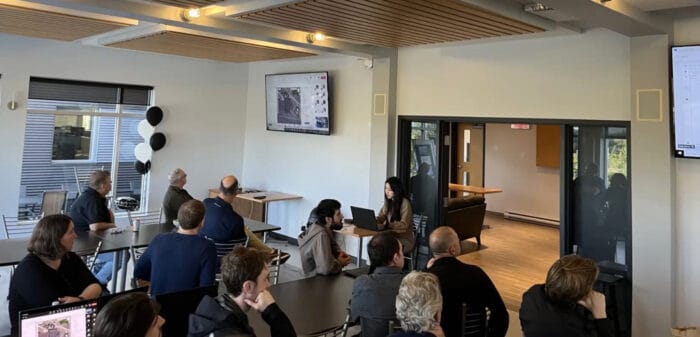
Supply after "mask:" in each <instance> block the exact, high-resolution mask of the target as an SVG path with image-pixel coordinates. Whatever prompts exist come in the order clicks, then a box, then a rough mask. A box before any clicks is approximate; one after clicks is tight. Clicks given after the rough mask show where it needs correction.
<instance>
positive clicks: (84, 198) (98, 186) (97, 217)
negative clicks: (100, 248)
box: [70, 170, 116, 285]
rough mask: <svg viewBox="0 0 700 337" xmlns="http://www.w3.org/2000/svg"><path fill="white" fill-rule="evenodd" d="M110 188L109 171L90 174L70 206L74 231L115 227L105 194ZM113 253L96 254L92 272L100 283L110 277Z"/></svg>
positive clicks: (103, 282)
mask: <svg viewBox="0 0 700 337" xmlns="http://www.w3.org/2000/svg"><path fill="white" fill-rule="evenodd" d="M111 190H112V178H111V177H110V173H109V171H103V170H100V171H95V172H93V173H92V174H90V178H89V180H88V187H87V188H85V191H83V193H81V194H80V196H79V197H78V198H77V199H75V201H74V202H73V205H72V206H71V211H70V216H71V218H73V224H75V230H76V231H100V230H105V229H109V228H114V227H116V226H115V225H114V213H112V211H111V210H110V209H109V208H108V207H107V194H109V192H110V191H111ZM113 264H114V254H113V253H104V254H100V255H98V256H97V261H96V262H95V266H94V267H93V270H92V272H93V273H94V274H95V277H96V278H97V280H98V281H100V283H101V284H102V285H107V283H108V282H109V280H111V279H112V265H113Z"/></svg>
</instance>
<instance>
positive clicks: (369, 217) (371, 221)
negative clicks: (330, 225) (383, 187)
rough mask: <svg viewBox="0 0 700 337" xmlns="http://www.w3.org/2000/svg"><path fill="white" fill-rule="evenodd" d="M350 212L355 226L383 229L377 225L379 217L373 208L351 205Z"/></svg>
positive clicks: (376, 229) (374, 229)
mask: <svg viewBox="0 0 700 337" xmlns="http://www.w3.org/2000/svg"><path fill="white" fill-rule="evenodd" d="M350 212H351V213H352V220H353V223H354V224H355V226H357V227H360V228H364V229H369V230H372V231H377V232H378V231H381V230H383V229H381V228H379V226H377V217H376V216H375V215H374V210H373V209H367V208H362V207H355V206H350Z"/></svg>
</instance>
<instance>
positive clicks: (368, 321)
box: [351, 231, 404, 337]
mask: <svg viewBox="0 0 700 337" xmlns="http://www.w3.org/2000/svg"><path fill="white" fill-rule="evenodd" d="M367 253H368V254H369V260H370V263H371V267H372V269H374V271H373V272H371V273H370V274H368V275H362V276H360V277H358V278H357V279H355V283H353V285H352V302H351V313H352V319H353V321H357V319H358V318H359V319H360V326H361V327H362V336H363V337H385V336H387V335H388V334H389V333H390V331H389V321H390V320H396V308H395V303H396V295H398V293H399V286H400V285H401V280H403V277H404V273H403V272H402V271H401V270H402V268H403V265H404V258H403V247H402V246H401V242H400V241H399V239H398V238H397V236H396V233H395V232H391V231H388V232H380V233H379V234H377V235H375V236H374V237H372V240H370V241H369V243H368V244H367Z"/></svg>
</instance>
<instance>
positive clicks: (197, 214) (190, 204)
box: [177, 199, 205, 229]
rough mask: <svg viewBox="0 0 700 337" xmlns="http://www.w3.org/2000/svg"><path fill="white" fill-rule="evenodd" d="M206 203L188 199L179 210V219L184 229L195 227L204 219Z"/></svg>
mask: <svg viewBox="0 0 700 337" xmlns="http://www.w3.org/2000/svg"><path fill="white" fill-rule="evenodd" d="M204 212H205V210H204V204H203V203H202V202H201V201H199V200H196V199H192V200H187V201H185V203H183V204H182V206H180V209H179V210H178V211H177V221H178V222H180V227H182V229H193V228H196V227H197V226H199V224H200V223H202V219H204Z"/></svg>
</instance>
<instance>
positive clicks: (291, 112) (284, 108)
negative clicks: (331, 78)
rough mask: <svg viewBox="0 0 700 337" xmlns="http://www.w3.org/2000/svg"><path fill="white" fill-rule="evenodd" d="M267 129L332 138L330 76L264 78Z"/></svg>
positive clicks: (305, 75) (306, 75)
mask: <svg viewBox="0 0 700 337" xmlns="http://www.w3.org/2000/svg"><path fill="white" fill-rule="evenodd" d="M265 91H266V95H265V96H266V100H267V101H266V106H267V129H268V130H271V131H287V132H301V133H312V134H321V135H329V134H330V128H331V123H330V99H329V92H330V91H329V90H328V73H327V72H317V73H300V74H275V75H267V76H266V77H265Z"/></svg>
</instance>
